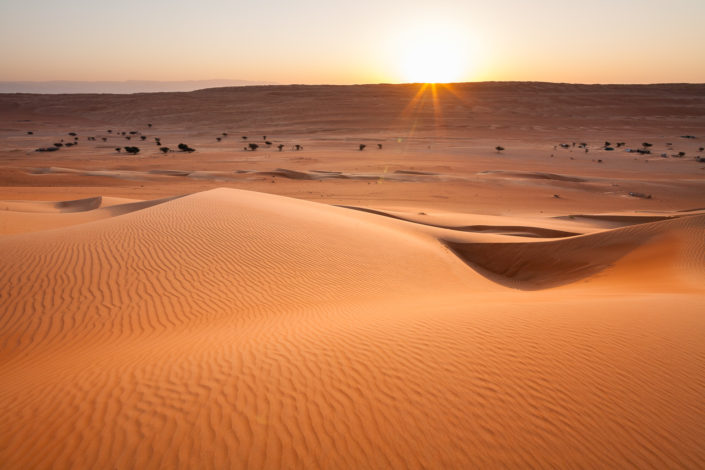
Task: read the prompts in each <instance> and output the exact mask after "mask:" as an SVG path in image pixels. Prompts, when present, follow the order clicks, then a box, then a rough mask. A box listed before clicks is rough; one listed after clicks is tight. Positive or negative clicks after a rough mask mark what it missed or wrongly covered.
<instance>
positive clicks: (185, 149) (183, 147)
mask: <svg viewBox="0 0 705 470" xmlns="http://www.w3.org/2000/svg"><path fill="white" fill-rule="evenodd" d="M178 148H179V150H181V151H182V152H195V151H196V149H194V148H191V147H189V146H188V145H186V144H179V145H178Z"/></svg>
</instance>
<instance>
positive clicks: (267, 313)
mask: <svg viewBox="0 0 705 470" xmlns="http://www.w3.org/2000/svg"><path fill="white" fill-rule="evenodd" d="M2 204H5V203H2ZM2 204H0V206H1V205H2ZM7 204H8V206H7V207H10V206H12V209H11V210H6V211H3V212H0V221H2V222H3V223H4V224H6V225H11V224H15V223H16V221H14V220H13V219H12V217H15V216H16V215H17V214H24V215H25V216H26V217H30V216H31V217H34V218H35V225H34V227H33V230H32V233H18V234H5V235H0V262H1V263H2V271H0V299H2V305H3V315H2V316H1V317H0V332H1V334H0V341H1V342H0V351H1V353H0V383H2V384H3V385H2V386H1V387H0V412H1V413H2V415H3V417H4V418H3V426H2V427H0V443H2V445H0V467H2V468H50V467H51V468H56V467H74V468H175V467H179V468H195V467H198V468H204V467H210V468H389V467H392V468H402V467H411V468H423V467H427V468H469V467H513V468H527V467H561V468H578V467H581V468H596V467H612V468H624V467H632V466H634V467H638V468H698V467H702V466H704V465H705V449H704V448H703V447H702V442H703V440H705V427H704V426H703V423H705V405H704V404H703V400H702V396H704V395H705V380H704V379H703V378H704V377H705V345H704V344H705V343H703V341H702V332H703V331H705V317H703V315H702V312H703V308H704V307H705V283H703V281H704V280H705V240H704V239H703V237H702V234H703V231H704V230H705V216H703V215H701V214H697V213H696V214H689V213H681V215H683V216H682V217H678V218H673V219H669V220H662V221H656V222H648V221H647V223H631V222H630V224H629V225H628V226H626V227H622V228H615V229H605V228H602V227H599V226H596V227H594V228H592V229H591V230H580V231H579V233H581V234H579V235H571V234H566V233H561V234H560V235H561V237H560V238H527V237H517V236H515V235H516V233H512V230H508V229H507V226H508V224H506V223H505V224H504V225H502V224H501V218H500V217H489V216H477V218H476V220H484V221H485V222H489V221H492V222H493V223H485V224H484V225H485V226H484V227H483V229H477V230H473V231H468V230H465V229H467V227H463V224H460V225H459V226H460V227H461V228H460V229H458V226H456V227H453V224H452V223H447V222H448V221H452V220H465V219H467V218H468V216H467V215H465V216H459V215H458V216H453V215H452V214H446V215H442V216H437V217H436V219H437V220H438V221H445V222H446V224H445V225H444V224H442V223H441V224H434V223H431V224H424V223H419V222H418V221H416V220H412V219H413V218H417V219H420V220H421V221H423V219H424V217H430V218H432V219H433V218H434V216H433V215H431V216H423V215H419V214H417V215H416V216H415V217H407V216H405V215H404V214H403V213H399V212H394V211H390V213H388V212H387V211H385V210H366V211H361V210H353V209H349V208H343V207H334V206H331V205H326V204H318V203H313V202H308V201H304V200H298V199H292V198H286V197H281V196H274V195H270V194H263V193H255V192H250V191H241V190H234V189H216V190H210V191H205V192H200V193H194V194H190V195H187V196H184V197H180V198H171V199H164V200H155V201H144V202H138V201H121V200H110V199H108V205H106V204H105V199H101V198H93V199H84V200H82V201H72V202H67V203H41V202H39V203H30V202H27V203H14V204H13V203H7ZM39 209H42V211H39ZM97 213H100V214H101V215H99V216H98V215H96V214H97ZM390 214H391V215H392V216H390ZM48 215H51V216H52V217H54V216H55V219H58V218H69V219H70V222H68V223H66V224H64V225H65V226H61V224H60V223H58V222H56V221H55V220H54V219H52V218H48V217H47V216H48ZM79 215H83V216H84V217H85V218H83V219H77V218H76V217H78V216H79ZM482 217H485V218H484V219H482ZM8 220H9V221H10V223H7V221H8ZM588 222H589V221H586V220H581V221H579V222H570V221H566V220H556V219H551V218H546V219H543V222H542V223H541V224H534V225H532V224H530V223H529V220H528V219H527V220H524V221H523V222H522V223H523V224H524V225H522V227H523V228H521V229H517V230H523V231H527V232H531V230H534V235H535V236H541V237H545V236H548V235H550V233H549V232H545V233H542V232H541V230H550V227H551V226H552V225H551V224H554V225H553V226H556V224H557V226H561V227H564V226H570V224H574V226H576V227H578V226H582V227H586V226H587V224H588ZM632 222H633V221H632ZM581 224H582V225H581ZM492 227H495V228H494V229H493V228H492ZM547 227H548V228H547ZM488 231H489V232H494V233H483V232H488ZM502 231H504V232H508V233H507V234H501V233H500V232H502ZM559 285H560V286H561V287H556V286H559ZM616 293H618V295H615V294H616ZM660 312H668V315H661V314H659V313H660Z"/></svg>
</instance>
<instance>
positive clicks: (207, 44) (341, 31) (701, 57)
mask: <svg viewBox="0 0 705 470" xmlns="http://www.w3.org/2000/svg"><path fill="white" fill-rule="evenodd" d="M439 37H443V39H442V40H441V41H440V43H441V44H440V45H436V42H437V40H438V38H439ZM443 41H446V43H444V42H443ZM447 41H452V47H444V46H443V45H444V44H447ZM424 44H432V45H433V46H431V47H433V48H437V49H443V51H441V52H439V54H441V56H440V57H441V59H439V60H440V61H442V62H453V64H454V67H455V68H456V70H455V71H454V78H453V81H478V80H538V81H552V82H580V83H654V82H699V83H703V82H705V0H611V1H608V0H589V1H570V0H563V1H560V0H534V1H526V0H522V1H519V0H492V1H472V0H464V1H451V0H434V1H409V0H403V1H402V0H398V1H397V0H375V1H371V0H356V1H349V2H334V1H330V0H298V1H295V2H292V1H283V0H259V1H238V2H235V1H225V0H202V1H199V2H195V1H186V0H147V1H142V0H140V1H137V0H113V1H102V0H93V1H88V0H68V1H53V0H52V1H38V0H1V1H0V64H2V66H1V67H0V80H2V81H20V80H32V81H41V80H87V81H96V80H202V79H215V78H218V79H244V80H262V81H269V82H278V83H336V84H338V83H339V84H346V83H378V82H391V83H396V82H406V81H422V80H418V79H416V78H415V77H413V76H410V75H414V74H413V73H410V72H408V70H405V67H406V68H407V69H408V63H407V64H406V65H405V61H406V62H409V61H412V62H414V61H418V63H417V64H416V65H415V69H417V70H418V69H419V68H423V64H424V63H425V62H424V61H425V60H427V59H428V58H424V57H423V54H428V50H426V49H425V48H424V46H423V45H424ZM422 50H423V51H422ZM416 51H419V52H418V54H417V52H416ZM416 56H419V57H418V59H415V57H416ZM440 66H441V67H442V65H440Z"/></svg>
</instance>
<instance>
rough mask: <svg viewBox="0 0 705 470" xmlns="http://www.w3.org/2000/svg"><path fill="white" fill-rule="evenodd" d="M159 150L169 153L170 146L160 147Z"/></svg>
mask: <svg viewBox="0 0 705 470" xmlns="http://www.w3.org/2000/svg"><path fill="white" fill-rule="evenodd" d="M159 150H161V151H162V153H169V147H159Z"/></svg>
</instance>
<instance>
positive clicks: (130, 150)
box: [125, 147, 140, 155]
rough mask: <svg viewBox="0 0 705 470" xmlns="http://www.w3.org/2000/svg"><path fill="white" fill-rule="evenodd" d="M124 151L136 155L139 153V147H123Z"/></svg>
mask: <svg viewBox="0 0 705 470" xmlns="http://www.w3.org/2000/svg"><path fill="white" fill-rule="evenodd" d="M125 152H127V153H129V154H130V155H137V154H138V153H140V148H139V147H125Z"/></svg>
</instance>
